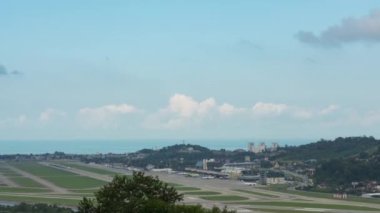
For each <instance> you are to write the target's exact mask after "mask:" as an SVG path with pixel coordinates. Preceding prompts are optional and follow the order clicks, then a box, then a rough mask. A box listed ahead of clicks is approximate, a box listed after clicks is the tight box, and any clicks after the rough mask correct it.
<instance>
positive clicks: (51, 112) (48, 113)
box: [39, 108, 66, 122]
mask: <svg viewBox="0 0 380 213" xmlns="http://www.w3.org/2000/svg"><path fill="white" fill-rule="evenodd" d="M65 116H66V113H65V112H63V111H60V110H57V109H53V108H49V109H46V110H45V111H43V112H41V114H40V117H39V120H40V121H41V122H48V121H51V120H52V119H54V118H59V117H65Z"/></svg>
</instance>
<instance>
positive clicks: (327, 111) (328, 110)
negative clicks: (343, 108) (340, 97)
mask: <svg viewBox="0 0 380 213" xmlns="http://www.w3.org/2000/svg"><path fill="white" fill-rule="evenodd" d="M338 109H339V106H337V105H330V106H328V107H326V108H324V109H322V110H321V111H320V112H319V113H320V114H321V115H328V114H331V113H333V112H335V111H337V110H338Z"/></svg>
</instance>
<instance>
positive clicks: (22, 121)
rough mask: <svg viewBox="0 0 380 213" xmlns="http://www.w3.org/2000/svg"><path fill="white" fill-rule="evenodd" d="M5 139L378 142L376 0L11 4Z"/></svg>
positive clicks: (1, 8) (5, 12)
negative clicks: (359, 137) (348, 138)
mask: <svg viewBox="0 0 380 213" xmlns="http://www.w3.org/2000/svg"><path fill="white" fill-rule="evenodd" d="M0 26H1V29H0V30H1V33H0V91H1V92H0V139H20V140H21V139H132V138H155V139H160V138H171V139H178V138H180V139H182V138H260V139H266V138H267V139H273V138H275V139H281V138H287V139H288V138H305V139H319V138H333V137H337V136H356V135H373V136H377V137H380V128H378V126H379V124H380V98H379V96H378V95H377V93H378V91H380V85H379V83H378V80H379V79H380V72H379V70H378V67H379V65H380V61H379V55H380V44H379V43H380V2H379V1H366V0H362V1H349V0H341V1H338V0H336V1H296V0H293V1H220V0H218V1H96V0H92V1H69V0H68V1H61V2H57V1H47V0H46V1H39V0H36V1H21V0H20V1H1V3H0Z"/></svg>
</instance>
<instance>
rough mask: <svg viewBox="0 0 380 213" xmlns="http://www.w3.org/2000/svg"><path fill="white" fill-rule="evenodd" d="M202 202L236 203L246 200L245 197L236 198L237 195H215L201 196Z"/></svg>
mask: <svg viewBox="0 0 380 213" xmlns="http://www.w3.org/2000/svg"><path fill="white" fill-rule="evenodd" d="M200 198H202V199H204V200H212V201H238V200H248V198H247V197H242V196H237V195H216V196H202V197H200Z"/></svg>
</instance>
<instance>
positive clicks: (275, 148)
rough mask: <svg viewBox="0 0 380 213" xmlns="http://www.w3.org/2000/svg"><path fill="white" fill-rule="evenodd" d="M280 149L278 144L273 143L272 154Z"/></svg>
mask: <svg viewBox="0 0 380 213" xmlns="http://www.w3.org/2000/svg"><path fill="white" fill-rule="evenodd" d="M278 147H279V145H278V143H272V147H271V151H272V152H275V151H277V149H278Z"/></svg>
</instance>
